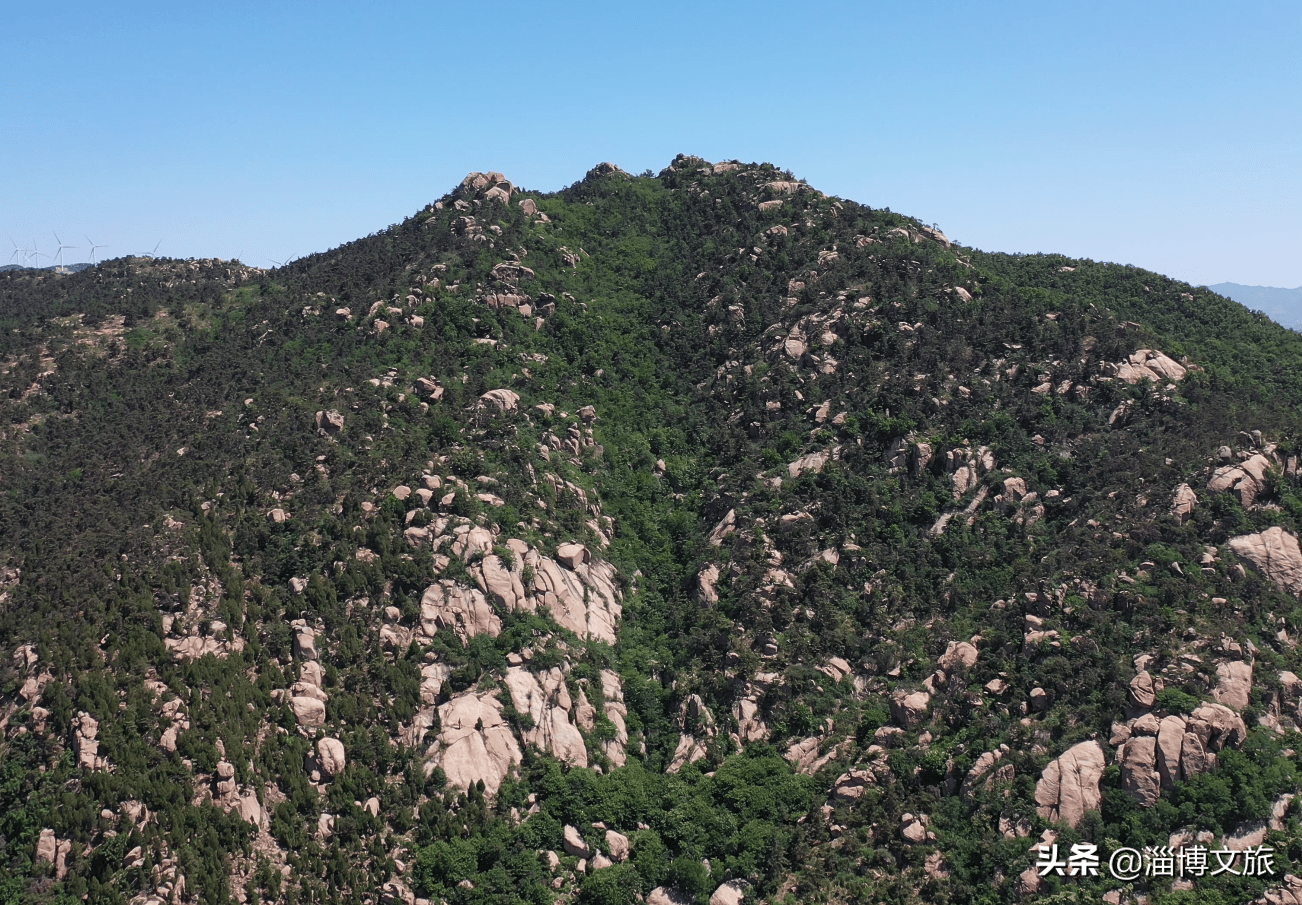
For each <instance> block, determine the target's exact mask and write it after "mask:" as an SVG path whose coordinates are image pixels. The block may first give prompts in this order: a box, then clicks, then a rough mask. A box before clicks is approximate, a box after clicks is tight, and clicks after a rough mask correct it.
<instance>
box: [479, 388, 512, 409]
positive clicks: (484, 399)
mask: <svg viewBox="0 0 1302 905" xmlns="http://www.w3.org/2000/svg"><path fill="white" fill-rule="evenodd" d="M479 403H480V405H483V406H492V407H493V408H495V409H497V410H498V411H500V412H513V411H515V410H516V408H517V407H518V406H519V405H520V394H519V393H516V392H514V391H512V390H507V389H499V390H489V391H488V392H487V393H485V394H484V395H482V396H480V397H479Z"/></svg>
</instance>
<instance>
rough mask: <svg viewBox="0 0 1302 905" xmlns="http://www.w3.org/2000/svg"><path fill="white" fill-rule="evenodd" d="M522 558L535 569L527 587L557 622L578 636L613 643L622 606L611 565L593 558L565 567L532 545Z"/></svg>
mask: <svg viewBox="0 0 1302 905" xmlns="http://www.w3.org/2000/svg"><path fill="white" fill-rule="evenodd" d="M524 562H525V565H528V566H529V567H530V568H531V569H533V573H534V579H533V587H532V588H526V590H527V591H529V592H530V593H531V595H532V596H533V597H534V598H535V600H536V601H537V603H538V606H540V607H542V608H545V609H546V610H547V611H549V612H550V613H551V615H552V618H553V619H555V620H556V621H557V623H558V624H560V625H561V626H562V627H563V628H567V629H569V630H570V631H572V632H574V633H575V634H577V635H579V636H581V637H585V638H591V639H595V640H598V641H604V642H606V643H607V644H614V643H615V630H616V627H617V625H618V623H619V617H620V613H621V612H622V610H623V606H622V604H621V602H620V601H621V599H622V595H621V593H620V591H619V589H618V588H617V587H616V586H615V568H614V566H612V565H611V564H610V563H608V562H605V561H604V560H599V559H595V558H593V559H591V560H590V561H589V562H586V563H583V564H581V565H580V566H579V567H578V568H576V569H567V568H563V567H562V566H561V565H560V564H558V563H557V562H556V561H555V560H553V559H551V558H550V557H545V556H542V555H541V554H539V553H538V551H537V550H534V549H532V548H530V550H529V552H528V553H527V554H526V555H525V557H524Z"/></svg>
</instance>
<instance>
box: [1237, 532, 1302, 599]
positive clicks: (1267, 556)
mask: <svg viewBox="0 0 1302 905" xmlns="http://www.w3.org/2000/svg"><path fill="white" fill-rule="evenodd" d="M1230 549H1231V550H1233V551H1234V553H1235V554H1236V555H1237V556H1239V557H1240V558H1241V559H1243V560H1245V561H1246V562H1247V563H1248V564H1249V565H1250V566H1252V568H1253V569H1255V570H1257V571H1258V572H1261V573H1262V574H1263V575H1265V576H1266V577H1267V578H1269V579H1270V580H1271V581H1273V582H1274V583H1275V584H1276V585H1278V586H1279V587H1280V588H1282V589H1283V590H1285V591H1287V592H1288V593H1290V594H1292V595H1294V596H1295V597H1296V596H1299V595H1302V549H1299V547H1298V540H1297V538H1296V537H1294V536H1293V535H1292V534H1289V533H1288V532H1287V531H1285V530H1284V529H1283V528H1280V527H1279V526H1276V527H1274V528H1267V529H1266V530H1265V531H1262V532H1261V533H1260V534H1247V535H1243V536H1242V537H1234V538H1231V539H1230Z"/></svg>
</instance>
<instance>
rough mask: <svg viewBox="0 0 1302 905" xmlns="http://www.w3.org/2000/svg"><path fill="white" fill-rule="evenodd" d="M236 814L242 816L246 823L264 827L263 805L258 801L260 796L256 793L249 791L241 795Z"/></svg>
mask: <svg viewBox="0 0 1302 905" xmlns="http://www.w3.org/2000/svg"><path fill="white" fill-rule="evenodd" d="M235 812H236V813H237V814H239V815H240V819H241V820H243V821H244V822H245V823H251V824H253V825H254V826H262V804H261V803H260V802H259V801H258V796H257V794H255V793H254V792H252V791H248V792H244V793H242V794H241V795H240V798H239V803H238V804H237V805H236V806H235Z"/></svg>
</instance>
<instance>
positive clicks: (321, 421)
mask: <svg viewBox="0 0 1302 905" xmlns="http://www.w3.org/2000/svg"><path fill="white" fill-rule="evenodd" d="M316 429H317V430H319V431H325V432H326V433H327V434H337V433H339V432H340V431H341V430H343V429H344V416H343V415H341V414H340V413H339V412H336V411H335V410H334V409H330V410H329V411H325V412H317V413H316Z"/></svg>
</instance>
